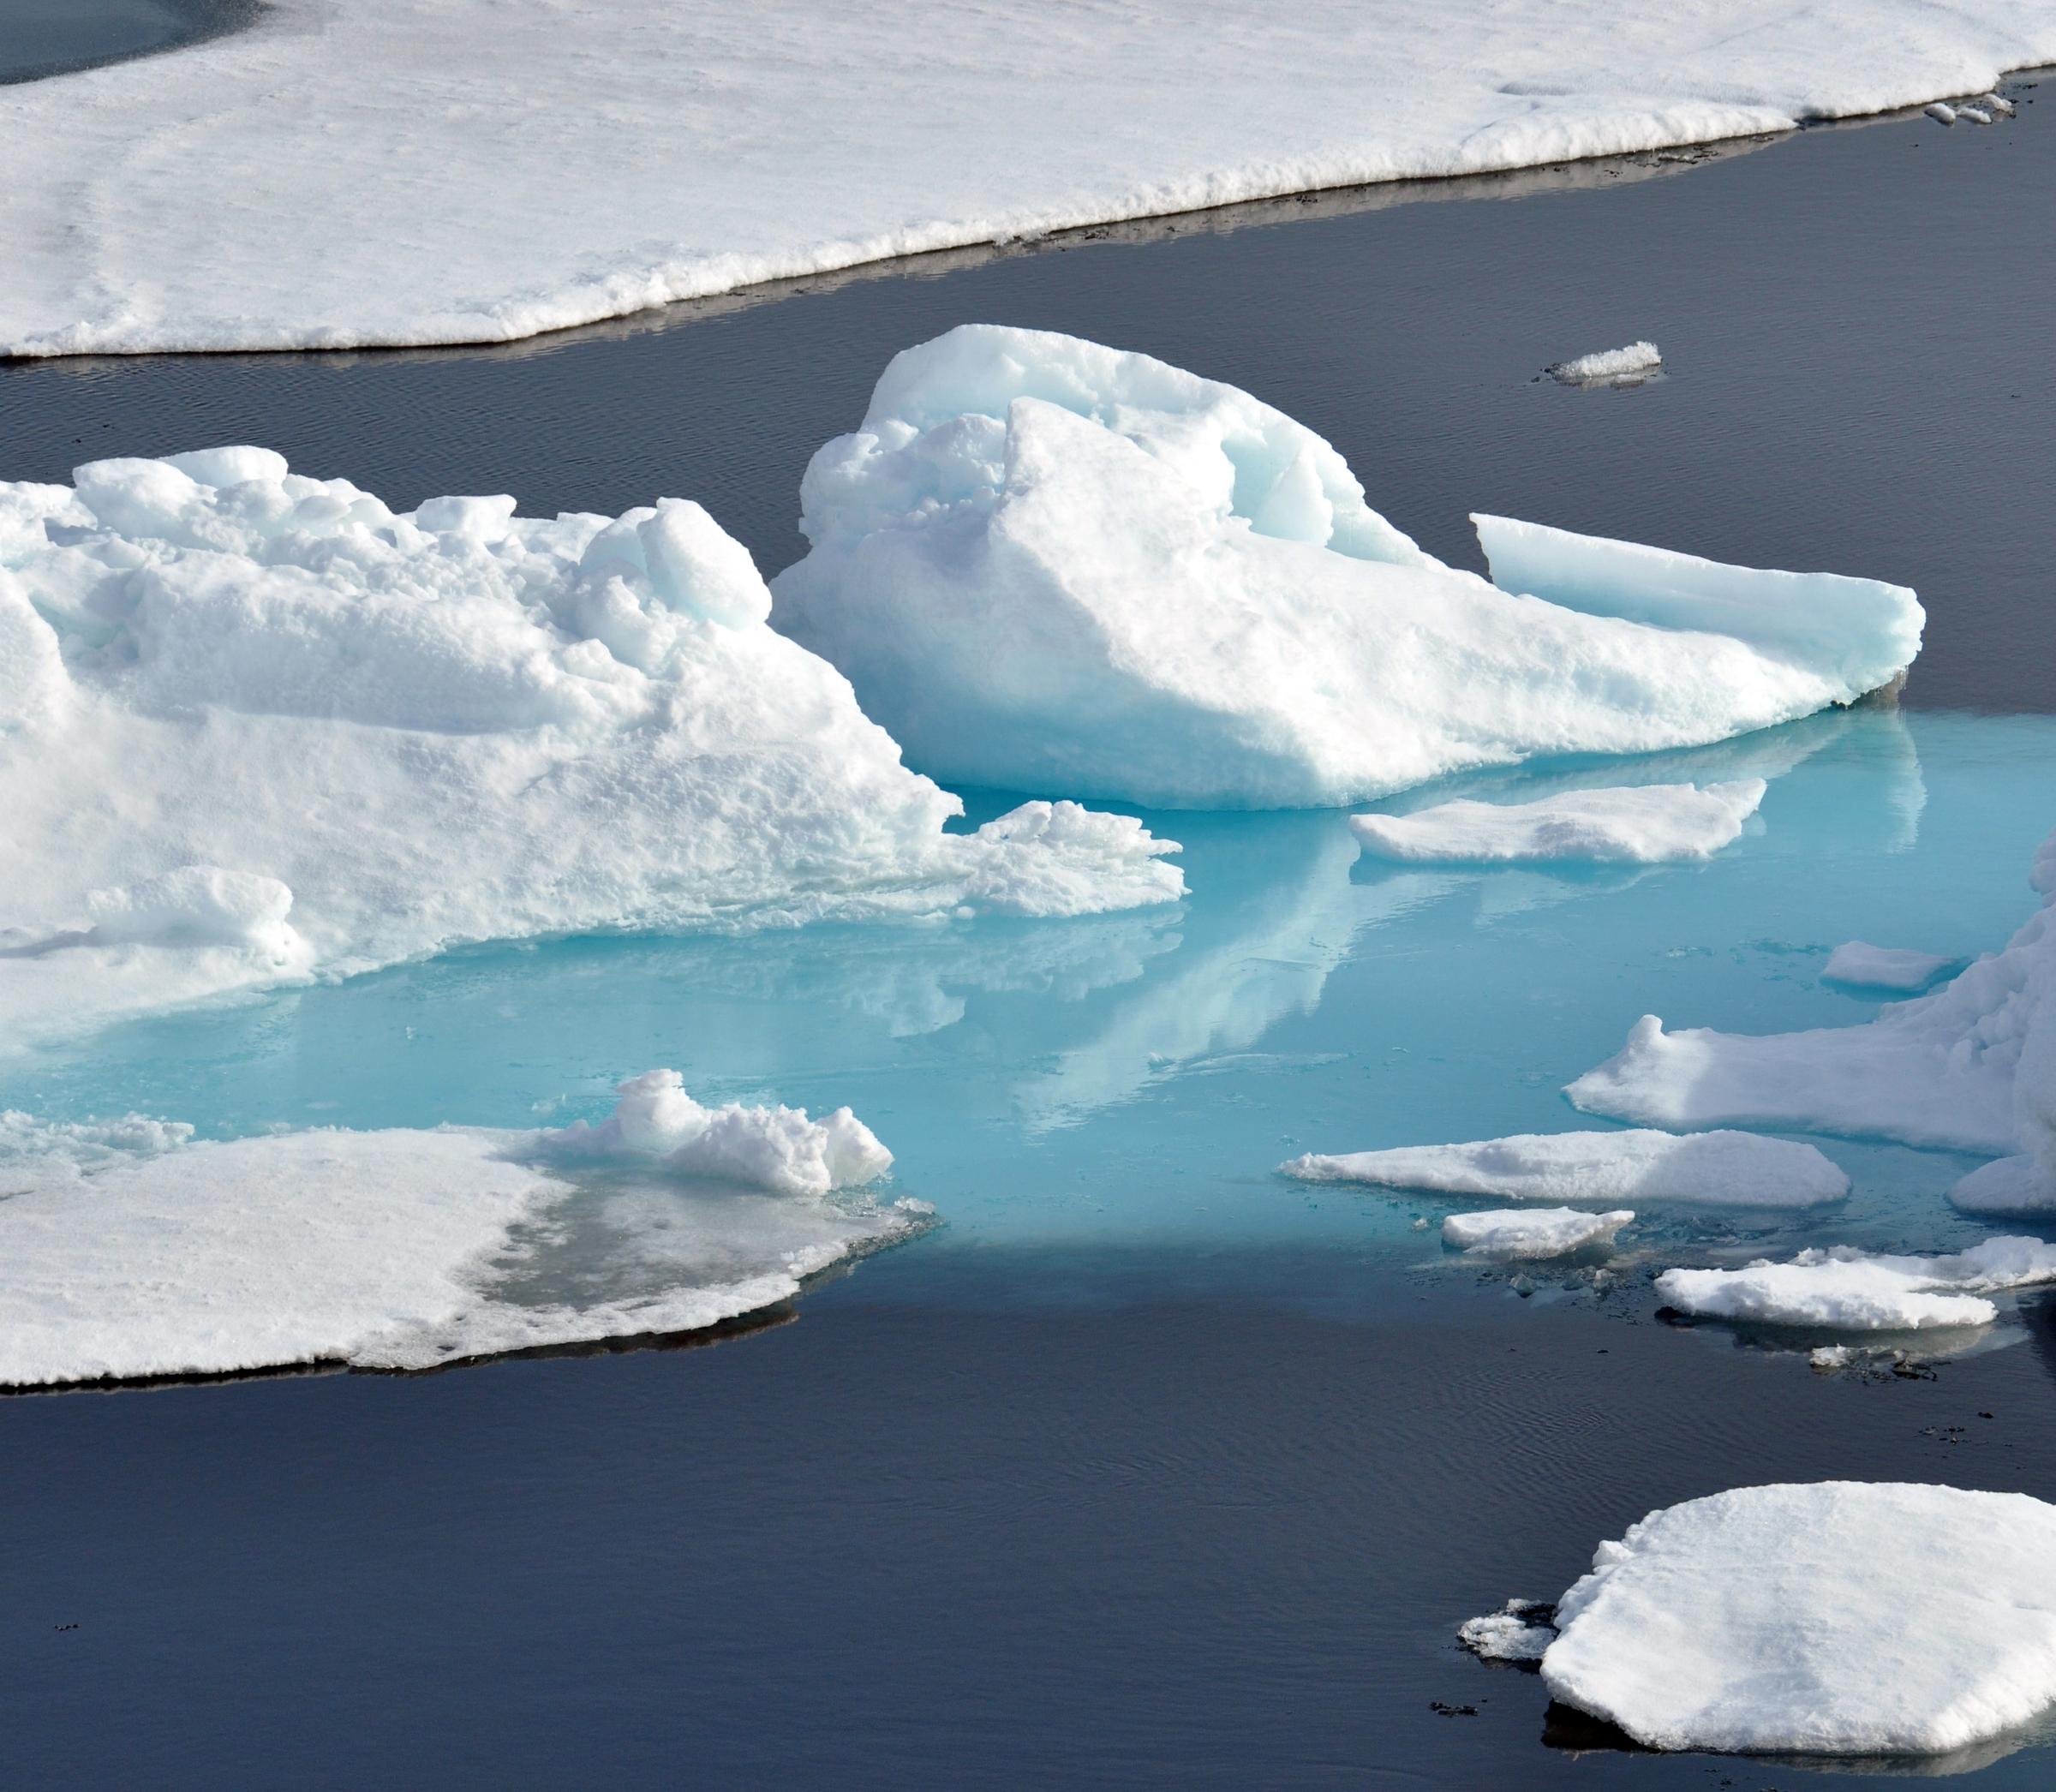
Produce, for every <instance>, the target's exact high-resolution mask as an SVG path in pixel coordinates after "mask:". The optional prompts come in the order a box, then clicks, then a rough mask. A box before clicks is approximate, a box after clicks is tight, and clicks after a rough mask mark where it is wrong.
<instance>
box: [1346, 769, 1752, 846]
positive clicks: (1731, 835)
mask: <svg viewBox="0 0 2056 1792" xmlns="http://www.w3.org/2000/svg"><path fill="white" fill-rule="evenodd" d="M1766 788H1767V786H1766V784H1765V783H1764V780H1762V779H1760V778H1750V779H1746V780H1742V781H1741V782H1739V783H1735V784H1709V785H1706V787H1705V788H1704V789H1703V790H1702V789H1700V787H1699V786H1698V785H1692V784H1651V785H1640V786H1623V787H1617V788H1613V789H1599V790H1574V791H1563V792H1562V793H1561V794H1559V795H1557V796H1553V797H1544V798H1542V799H1541V800H1540V801H1539V802H1535V803H1474V802H1471V801H1469V800H1467V799H1459V800H1458V801H1456V802H1454V803H1437V805H1436V806H1435V807H1434V808H1432V809H1415V810H1414V812H1413V813H1412V814H1410V815H1352V816H1350V818H1349V826H1350V827H1351V828H1352V829H1353V830H1354V833H1355V834H1356V837H1357V839H1358V840H1359V842H1360V843H1361V845H1362V846H1363V849H1364V851H1366V853H1368V854H1370V855H1371V856H1372V857H1377V858H1390V859H1400V860H1403V861H1408V862H1413V863H1462V864H1497V863H1521V862H1523V861H1532V860H1538V859H1593V860H1599V861H1600V862H1603V863H1630V864H1654V863H1659V862H1660V861H1663V860H1665V859H1678V858H1710V857H1712V855H1713V854H1714V853H1716V852H1718V851H1719V850H1720V849H1721V848H1722V847H1723V846H1725V845H1729V844H1730V842H1732V841H1734V840H1735V839H1738V838H1739V837H1740V836H1741V833H1742V823H1743V821H1746V820H1748V817H1749V816H1751V815H1754V814H1755V813H1756V809H1757V807H1758V805H1759V804H1760V803H1762V801H1763V793H1764V791H1765V790H1766Z"/></svg>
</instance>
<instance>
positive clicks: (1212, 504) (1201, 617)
mask: <svg viewBox="0 0 2056 1792" xmlns="http://www.w3.org/2000/svg"><path fill="white" fill-rule="evenodd" d="M800 499H801V509H802V517H801V528H802V529H803V530H804V533H805V534H806V536H807V538H808V540H809V541H810V543H811V544H812V546H811V550H810V553H808V555H807V557H806V558H805V559H803V560H801V561H800V562H799V563H798V564H797V565H794V566H791V567H788V568H787V569H786V570H785V571H784V572H782V573H780V575H779V576H778V577H777V578H776V579H775V580H774V590H775V592H776V594H777V607H776V612H775V615H774V621H775V623H776V625H777V626H778V627H779V628H780V629H781V630H785V631H786V632H787V633H788V634H790V635H792V636H793V638H794V639H796V640H798V641H799V642H803V643H804V644H805V645H806V646H808V647H810V648H813V649H814V650H815V651H816V652H817V653H820V654H822V656H823V657H824V658H826V659H828V660H832V661H834V664H835V665H836V666H839V667H840V668H841V670H842V671H843V672H846V673H847V674H848V675H849V678H850V679H851V681H852V684H854V685H855V686H856V689H857V692H858V697H859V699H860V700H861V701H862V702H863V703H864V707H865V709H866V711H867V713H869V714H871V715H873V716H874V717H876V719H878V720H880V721H881V722H882V724H883V725H884V726H886V727H888V729H890V730H891V731H892V732H893V734H894V738H897V739H898V740H899V742H900V744H901V745H902V746H903V747H904V748H905V750H906V753H907V756H908V758H909V761H910V762H911V763H913V764H916V765H917V766H920V767H921V768H923V769H925V770H927V771H929V772H930V773H931V774H933V775H935V776H937V777H941V778H945V779H948V780H953V781H962V782H968V783H976V784H983V785H993V786H996V787H999V788H1001V789H1014V790H1053V791H1064V792H1067V793H1070V794H1073V795H1090V796H1095V797H1120V798H1121V799H1123V800H1127V801H1133V802H1138V803H1151V804H1156V805H1159V806H1163V807H1172V808H1224V809H1246V808H1292V807H1318V806H1325V805H1330V804H1336V803H1348V802H1353V801H1356V800H1358V799H1360V798H1364V797H1373V796H1378V795H1383V794H1385V793H1387V792H1390V791H1396V790H1400V789H1403V788H1405V787H1407V786H1408V785H1415V784H1419V783H1421V782H1423V781H1425V780H1428V779H1430V778H1434V777H1438V776H1441V775H1443V774H1449V773H1453V772H1459V771H1464V770H1467V769H1470V768H1476V767H1480V766H1491V765H1510V764H1515V763H1517V762H1520V761H1521V760H1524V759H1527V758H1531V757H1533V756H1540V755H1546V754H1563V753H1573V752H1592V753H1640V752H1648V751H1653V750H1658V749H1660V748H1669V747H1680V746H1691V745H1697V744H1705V743H1706V742H1710V741H1715V740H1719V739H1723V738H1727V737H1728V736H1730V735H1734V734H1738V733H1742V732H1747V731H1748V730H1751V729H1755V728H1761V727H1766V726H1771V725H1772V724H1773V723H1777V722H1783V721H1790V720H1793V719H1795V718H1796V717H1798V716H1801V715H1805V714H1810V713H1811V712H1813V711H1814V710H1816V709H1820V708H1826V706H1828V705H1830V704H1834V703H1848V702H1854V701H1855V700H1856V698H1858V697H1860V696H1863V695H1864V694H1865V693H1866V692H1868V691H1870V690H1875V689H1877V688H1878V687H1880V686H1881V685H1883V684H1887V683H1889V682H1890V681H1891V680H1892V678H1895V677H1896V676H1897V675H1898V673H1899V672H1901V671H1903V670H1904V668H1905V666H1907V665H1908V663H1909V662H1910V660H1912V658H1913V656H1914V655H1915V654H1916V652H1917V651H1918V650H1919V647H1920V637H1921V627H1922V620H1923V618H1922V611H1921V607H1920V605H1919V603H1918V602H1917V601H1916V599H1915V597H1914V594H1912V593H1911V592H1910V591H1908V590H1906V589H1904V588H1902V587H1899V586H1895V585H1886V584H1880V583H1878V582H1874V581H1871V580H1867V579H1850V578H1841V577H1837V576H1832V575H1827V574H1802V573H1790V572H1760V571H1754V570H1748V569H1746V568H1742V567H1733V566H1721V565H1718V564H1714V563H1712V562H1710V561H1706V560H1699V559H1693V558H1691V557H1690V556H1688V555H1683V554H1673V553H1665V552H1664V551H1663V550H1661V549H1657V548H1648V547H1632V546H1629V545H1628V544H1625V543H1622V542H1616V541H1598V540H1594V539H1593V538H1589V537H1586V536H1580V535H1566V534H1564V533H1563V532H1562V531H1560V530H1556V529H1541V528H1539V527H1537V526H1535V525H1533V524H1528V523H1508V522H1504V521H1502V520H1500V519H1497V518H1491V517H1480V518H1479V519H1477V521H1478V527H1479V535H1480V537H1481V539H1482V540H1483V541H1484V542H1485V547H1486V548H1487V550H1488V552H1489V553H1491V559H1492V563H1493V575H1494V577H1495V579H1496V580H1497V586H1495V585H1492V584H1488V583H1486V582H1485V581H1484V580H1483V579H1480V578H1479V577H1477V576H1475V575H1473V574H1471V573H1467V572H1459V571H1455V570H1451V569H1450V568H1449V567H1446V566H1443V565H1442V564H1440V563H1439V562H1437V561H1436V560H1434V559H1431V558H1430V557H1429V556H1428V555H1427V554H1425V553H1423V552H1422V551H1421V550H1420V549H1419V547H1416V546H1415V545H1414V542H1413V541H1410V540H1408V537H1406V536H1405V535H1402V534H1401V533H1400V532H1399V531H1398V530H1397V529H1395V528H1394V527H1393V526H1392V525H1391V524H1390V523H1388V522H1387V521H1386V520H1385V519H1384V517H1381V516H1379V515H1378V512H1377V511H1374V510H1372V508H1371V507H1370V505H1369V504H1368V503H1367V502H1366V499H1365V496H1364V491H1363V487H1361V486H1360V484H1359V483H1358V482H1357V480H1356V478H1355V476H1354V475H1353V474H1352V473H1351V472H1350V471H1349V469H1348V465H1347V464H1346V463H1344V462H1343V460H1342V457H1341V456H1340V455H1338V454H1337V453H1336V451H1335V450H1334V449H1333V448H1332V447H1331V446H1330V445H1329V444H1327V443H1326V442H1324V441H1323V440H1322V439H1320V438H1319V437H1318V436H1316V435H1315V434H1314V433H1312V431H1311V430H1308V429H1307V428H1306V427H1304V426H1303V425H1300V424H1299V423H1296V422H1294V421H1293V420H1292V419H1291V418H1289V417H1288V416H1286V415H1283V414H1282V412H1280V411H1276V410H1274V409H1271V408H1270V406H1269V405H1266V404H1263V403H1259V402H1258V400H1256V399H1254V398H1252V397H1250V396H1249V395H1248V394H1247V393H1246V392H1242V391H1237V390H1236V389H1235V388H1234V387H1233V386H1228V385H1220V384H1217V383H1216V382H1215V381H1212V380H1208V379H1200V378H1198V377H1197V376H1196V375H1193V374H1191V373H1184V372H1182V371H1180V369H1178V368H1176V367H1168V366H1166V365H1165V364H1164V363H1163V362H1162V361H1155V360H1152V359H1151V357H1150V356H1148V355H1137V354H1130V353H1124V352H1122V351H1120V350H1117V349H1108V348H1103V347H1102V346H1100V345H1099V344H1097V343H1089V342H1083V341H1080V340H1079V339H1078V338H1076V337H1067V336H1059V335H1053V334H1049V333H1047V332H1038V331H1031V330H1016V329H1006V328H1001V327H998V326H987V325H966V326H962V327H960V328H959V329H956V330H953V331H951V332H949V333H948V334H947V335H945V336H942V337H937V338H936V339H935V341H933V342H929V343H923V345H921V346H920V347H918V348H914V349H907V350H905V352H903V353H902V354H900V355H897V356H895V357H894V360H893V361H892V363H891V364H890V365H889V366H888V367H887V368H886V370H885V372H884V373H883V374H882V376H881V378H880V379H879V381H878V384H877V386H876V390H875V391H874V392H873V394H872V397H871V403H870V409H869V410H868V411H867V413H866V414H865V416H864V421H863V424H862V426H861V427H859V428H858V430H857V432H856V433H853V434H851V435H846V436H840V437H838V438H837V439H834V441H831V442H829V443H828V444H827V445H825V446H824V447H822V449H821V450H820V451H819V452H817V453H816V455H815V457H814V458H813V461H812V463H811V464H810V466H809V468H808V469H807V473H806V477H805V479H804V482H803V484H802V486H801V493H800Z"/></svg>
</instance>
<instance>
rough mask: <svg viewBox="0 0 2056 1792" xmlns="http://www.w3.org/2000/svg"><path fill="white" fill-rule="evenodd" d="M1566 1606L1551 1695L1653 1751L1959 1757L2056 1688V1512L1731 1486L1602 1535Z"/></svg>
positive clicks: (1549, 1657) (2026, 1505)
mask: <svg viewBox="0 0 2056 1792" xmlns="http://www.w3.org/2000/svg"><path fill="white" fill-rule="evenodd" d="M1556 1622H1557V1631H1558V1634H1557V1639H1556V1640H1555V1641H1554V1642H1552V1643H1551V1645H1550V1646H1549V1649H1548V1652H1547V1653H1546V1654H1545V1655H1544V1657H1543V1658H1542V1678H1543V1681H1544V1683H1545V1685H1546V1686H1547V1687H1548V1689H1549V1691H1550V1693H1551V1695H1552V1696H1554V1697H1555V1698H1557V1699H1561V1700H1563V1703H1565V1704H1566V1705H1574V1706H1575V1707H1576V1708H1577V1709H1579V1710H1580V1711H1587V1712H1590V1713H1591V1714H1592V1715H1593V1716H1594V1717H1602V1718H1605V1720H1607V1721H1608V1722H1610V1723H1616V1724H1617V1725H1619V1726H1620V1728H1621V1729H1623V1730H1625V1731H1626V1732H1627V1733H1628V1734H1629V1735H1630V1736H1632V1737H1633V1738H1634V1739H1635V1741H1638V1742H1641V1743H1643V1744H1645V1745H1646V1746H1647V1747H1652V1748H1669V1749H1681V1748H1705V1749H1718V1750H1724V1751H1730V1752H1734V1753H1778V1754H1787V1753H1791V1754H1844V1755H1874V1754H1898V1755H1933V1754H1943V1753H1949V1752H1951V1751H1952V1750H1955V1749H1959V1748H1963V1747H1969V1745H1971V1744H1974V1743H1976V1742H1980V1741H1985V1740H1987V1739H1988V1738H1991V1737H1994V1736H1998V1735H2002V1734H2003V1733H2004V1732H2005V1731H2007V1730H2010V1729H2014V1728H2016V1727H2017V1726H2018V1725H2021V1724H2023V1723H2026V1722H2028V1720H2029V1719H2030V1718H2032V1717H2035V1716H2036V1715H2037V1714H2038V1713H2039V1712H2041V1711H2042V1710H2043V1709H2044V1708H2045V1707H2046V1706H2047V1705H2049V1704H2050V1703H2051V1701H2052V1700H2056V1508H2053V1507H2050V1506H2047V1505H2045V1504H2044V1503H2043V1502H2041V1501H2040V1500H2036V1499H2031V1498H2029V1496H2027V1495H2025V1494H2019V1493H1972V1492H1964V1491H1962V1490H1958V1489H1956V1488H1953V1487H1937V1486H1922V1485H1917V1484H1891V1483H1884V1484H1877V1483H1866V1482H1858V1481H1826V1482H1817V1483H1814V1484H1807V1485H1784V1486H1771V1487H1742V1488H1736V1489H1734V1490H1730V1491H1729V1492H1726V1493H1718V1494H1714V1495H1712V1496H1710V1497H1708V1498H1706V1499H1697V1500H1688V1501H1687V1502H1685V1503H1684V1504H1682V1505H1678V1506H1671V1507H1668V1508H1665V1509H1664V1510H1662V1511H1659V1512H1653V1513H1651V1514H1649V1515H1648V1516H1647V1518H1645V1519H1643V1520H1641V1522H1640V1523H1639V1524H1636V1525H1634V1526H1630V1527H1629V1531H1628V1533H1627V1535H1626V1536H1625V1537H1623V1538H1621V1540H1620V1541H1619V1542H1617V1543H1605V1544H1601V1545H1600V1546H1599V1551H1598V1553H1597V1554H1596V1555H1595V1556H1593V1567H1592V1572H1591V1573H1590V1574H1587V1575H1586V1576H1585V1577H1584V1578H1583V1579H1582V1580H1580V1581H1579V1582H1578V1583H1577V1584H1576V1585H1575V1586H1573V1587H1572V1588H1571V1589H1570V1591H1569V1592H1567V1593H1565V1594H1564V1596H1563V1598H1562V1600H1561V1601H1559V1602H1558V1604H1557V1613H1556Z"/></svg>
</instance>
